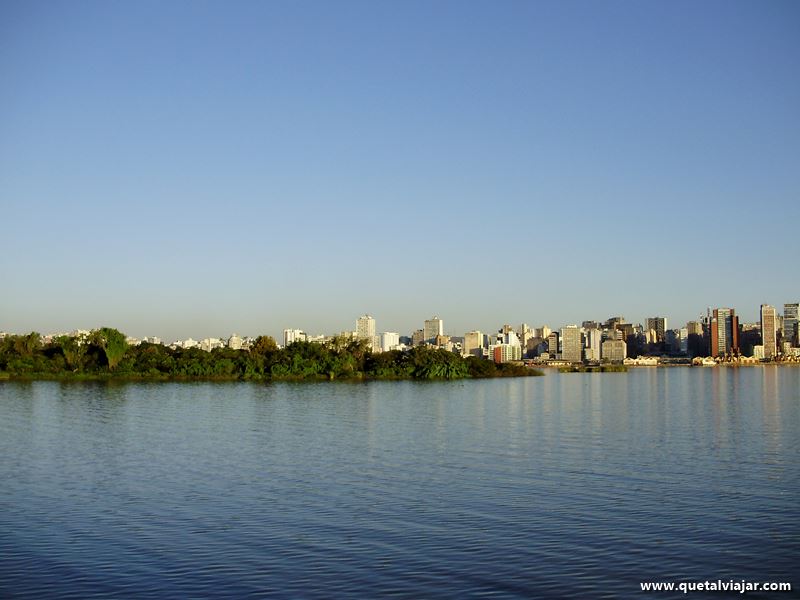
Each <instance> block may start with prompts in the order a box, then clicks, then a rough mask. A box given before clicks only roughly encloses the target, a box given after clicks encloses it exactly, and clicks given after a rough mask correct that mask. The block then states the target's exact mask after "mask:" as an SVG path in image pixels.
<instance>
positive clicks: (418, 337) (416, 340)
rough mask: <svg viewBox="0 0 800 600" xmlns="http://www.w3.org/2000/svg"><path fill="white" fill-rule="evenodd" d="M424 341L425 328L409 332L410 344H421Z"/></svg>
mask: <svg viewBox="0 0 800 600" xmlns="http://www.w3.org/2000/svg"><path fill="white" fill-rule="evenodd" d="M424 343H425V330H424V329H417V330H416V331H415V332H414V333H413V334H411V345H412V346H422V344H424Z"/></svg>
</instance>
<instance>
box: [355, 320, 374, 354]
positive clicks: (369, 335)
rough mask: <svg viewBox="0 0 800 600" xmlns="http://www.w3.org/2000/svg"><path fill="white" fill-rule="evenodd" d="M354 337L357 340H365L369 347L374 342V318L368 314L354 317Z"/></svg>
mask: <svg viewBox="0 0 800 600" xmlns="http://www.w3.org/2000/svg"><path fill="white" fill-rule="evenodd" d="M356 337H357V338H358V339H359V340H366V341H367V343H368V344H369V347H370V348H372V347H373V346H374V344H375V319H373V318H372V317H371V316H370V315H363V316H361V317H359V318H358V319H356Z"/></svg>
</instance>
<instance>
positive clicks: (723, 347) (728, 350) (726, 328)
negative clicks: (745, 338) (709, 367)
mask: <svg viewBox="0 0 800 600" xmlns="http://www.w3.org/2000/svg"><path fill="white" fill-rule="evenodd" d="M709 328H710V329H711V356H725V355H726V354H736V353H738V352H739V317H737V316H736V311H734V310H733V309H732V308H715V309H714V312H713V313H712V314H711V322H710V325H709Z"/></svg>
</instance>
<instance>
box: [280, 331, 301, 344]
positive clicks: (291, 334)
mask: <svg viewBox="0 0 800 600" xmlns="http://www.w3.org/2000/svg"><path fill="white" fill-rule="evenodd" d="M305 339H306V332H305V331H303V330H302V329H284V330H283V346H284V347H286V346H288V345H289V344H293V343H295V342H302V341H305Z"/></svg>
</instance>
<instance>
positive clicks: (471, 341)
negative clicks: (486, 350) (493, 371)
mask: <svg viewBox="0 0 800 600" xmlns="http://www.w3.org/2000/svg"><path fill="white" fill-rule="evenodd" d="M461 353H462V354H463V355H464V356H477V357H481V356H483V334H482V333H481V332H480V331H469V332H467V333H465V334H464V345H463V347H462V350H461Z"/></svg>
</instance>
